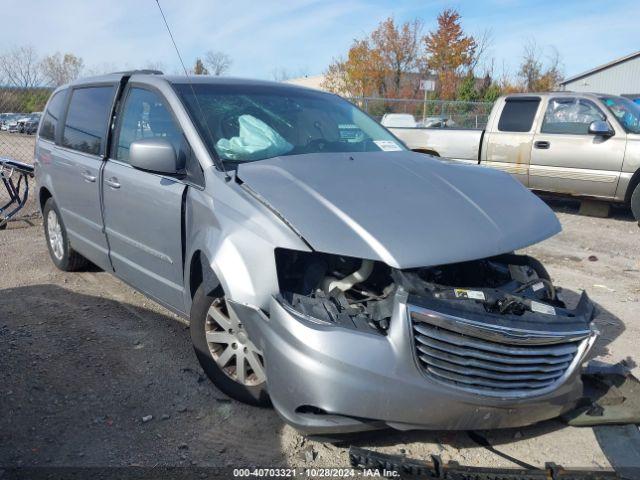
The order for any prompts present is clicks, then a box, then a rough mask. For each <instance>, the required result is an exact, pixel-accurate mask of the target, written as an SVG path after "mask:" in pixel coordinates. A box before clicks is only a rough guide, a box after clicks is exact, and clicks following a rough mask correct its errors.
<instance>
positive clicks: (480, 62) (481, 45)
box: [469, 28, 493, 74]
mask: <svg viewBox="0 0 640 480" xmlns="http://www.w3.org/2000/svg"><path fill="white" fill-rule="evenodd" d="M474 38H475V40H476V50H475V53H474V55H473V59H472V60H471V63H470V64H469V71H470V72H474V71H475V70H476V69H477V68H478V67H480V66H484V69H483V70H484V73H485V74H488V73H489V72H490V71H492V70H493V58H490V59H485V57H486V56H487V54H488V52H489V50H490V49H491V45H493V31H492V30H491V29H490V28H487V29H485V30H483V31H482V33H481V34H480V35H477V36H476V37H474Z"/></svg>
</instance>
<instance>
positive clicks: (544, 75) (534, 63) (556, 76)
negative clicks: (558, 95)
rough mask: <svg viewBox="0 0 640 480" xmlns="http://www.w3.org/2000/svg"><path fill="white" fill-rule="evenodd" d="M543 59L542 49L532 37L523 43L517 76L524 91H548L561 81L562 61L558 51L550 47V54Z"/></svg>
mask: <svg viewBox="0 0 640 480" xmlns="http://www.w3.org/2000/svg"><path fill="white" fill-rule="evenodd" d="M547 60H548V61H547V62H546V65H545V62H544V60H543V52H542V49H541V48H540V47H539V46H538V44H537V43H536V41H535V40H534V39H530V40H528V41H527V43H525V45H524V50H523V56H522V63H521V64H520V69H519V70H518V77H519V79H520V82H521V87H522V89H523V90H524V91H527V92H534V91H539V92H542V91H548V90H553V89H555V88H557V86H558V84H559V83H560V81H562V62H561V60H560V53H559V52H558V49H556V48H555V47H551V55H549V56H548V57H547Z"/></svg>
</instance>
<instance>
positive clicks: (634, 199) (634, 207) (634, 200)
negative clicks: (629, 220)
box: [631, 183, 640, 222]
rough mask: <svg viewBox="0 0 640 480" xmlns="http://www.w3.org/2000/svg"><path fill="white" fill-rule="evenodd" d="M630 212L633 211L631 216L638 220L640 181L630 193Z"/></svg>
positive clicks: (639, 213)
mask: <svg viewBox="0 0 640 480" xmlns="http://www.w3.org/2000/svg"><path fill="white" fill-rule="evenodd" d="M631 213H633V218H635V219H636V220H637V221H638V222H640V183H638V184H637V185H636V188H635V189H634V190H633V193H632V194H631Z"/></svg>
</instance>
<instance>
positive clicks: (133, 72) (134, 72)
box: [110, 68, 164, 76]
mask: <svg viewBox="0 0 640 480" xmlns="http://www.w3.org/2000/svg"><path fill="white" fill-rule="evenodd" d="M110 75H128V76H131V75H164V73H162V72H161V71H160V70H150V69H146V68H144V69H142V70H124V71H122V72H111V73H110Z"/></svg>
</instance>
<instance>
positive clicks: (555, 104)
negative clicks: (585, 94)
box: [540, 98, 606, 135]
mask: <svg viewBox="0 0 640 480" xmlns="http://www.w3.org/2000/svg"><path fill="white" fill-rule="evenodd" d="M597 120H606V117H605V116H604V114H603V113H602V112H601V111H600V110H599V109H598V107H596V106H595V104H593V103H592V102H590V101H589V100H584V99H580V98H552V99H550V100H549V104H548V105H547V111H546V112H545V114H544V120H543V121H542V127H541V128H540V132H541V133H564V134H569V135H587V134H588V133H589V125H591V122H595V121H597Z"/></svg>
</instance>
